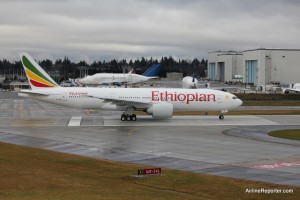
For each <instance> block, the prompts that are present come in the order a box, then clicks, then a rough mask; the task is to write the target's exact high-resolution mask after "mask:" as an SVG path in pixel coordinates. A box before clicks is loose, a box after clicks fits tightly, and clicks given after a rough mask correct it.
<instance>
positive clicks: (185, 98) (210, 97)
mask: <svg viewBox="0 0 300 200" xmlns="http://www.w3.org/2000/svg"><path fill="white" fill-rule="evenodd" d="M152 101H180V102H185V103H186V104H190V102H193V101H205V102H215V101H216V95H215V94H199V93H198V92H195V93H189V94H183V93H176V92H174V93H172V92H168V91H165V92H159V91H152Z"/></svg>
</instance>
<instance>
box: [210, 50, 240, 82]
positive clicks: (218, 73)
mask: <svg viewBox="0 0 300 200" xmlns="http://www.w3.org/2000/svg"><path fill="white" fill-rule="evenodd" d="M211 65H214V66H215V77H214V79H212V78H211V77H210V75H211ZM241 66H242V55H240V54H238V53H237V52H231V51H230V52H226V51H218V52H212V53H209V54H208V66H207V70H208V73H207V74H208V78H210V79H212V80H220V81H231V80H232V79H233V78H234V75H241V74H242V70H241V69H242V67H241Z"/></svg>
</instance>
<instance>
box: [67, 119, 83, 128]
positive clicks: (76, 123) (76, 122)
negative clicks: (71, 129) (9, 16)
mask: <svg viewBox="0 0 300 200" xmlns="http://www.w3.org/2000/svg"><path fill="white" fill-rule="evenodd" d="M81 119H82V117H72V118H71V119H70V121H69V124H68V126H80V123H81Z"/></svg>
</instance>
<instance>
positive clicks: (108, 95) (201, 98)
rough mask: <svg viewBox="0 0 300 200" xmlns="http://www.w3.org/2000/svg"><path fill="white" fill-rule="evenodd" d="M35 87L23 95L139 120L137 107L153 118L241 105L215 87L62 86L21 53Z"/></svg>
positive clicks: (25, 67)
mask: <svg viewBox="0 0 300 200" xmlns="http://www.w3.org/2000/svg"><path fill="white" fill-rule="evenodd" d="M20 56H21V61H22V64H23V66H24V69H25V72H26V75H27V78H28V80H29V83H30V85H31V87H32V90H21V92H20V93H19V95H20V96H24V97H29V98H33V99H37V100H41V101H45V102H49V103H54V104H58V105H64V106H69V107H75V108H82V109H108V110H120V111H124V113H123V114H122V116H121V120H122V121H125V120H133V121H135V120H136V115H135V114H133V112H134V111H144V112H146V113H148V114H150V115H152V117H153V118H160V119H166V118H171V117H172V115H173V112H174V111H204V112H208V111H220V113H221V114H220V116H219V118H220V119H223V118H224V116H223V113H224V112H227V111H228V110H231V109H234V108H236V107H239V106H240V105H241V104H242V101H241V100H240V99H238V98H237V97H236V96H235V95H233V94H231V93H228V92H223V91H218V90H212V89H177V88H87V87H69V88H63V87H59V86H58V85H57V83H55V82H54V81H53V79H51V77H50V76H49V75H48V74H47V73H46V72H45V71H44V70H43V69H42V68H41V67H40V66H39V65H38V64H37V63H36V62H35V61H34V60H33V59H32V58H31V57H30V56H29V55H28V54H25V53H24V54H21V55H20Z"/></svg>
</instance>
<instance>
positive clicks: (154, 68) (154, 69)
mask: <svg viewBox="0 0 300 200" xmlns="http://www.w3.org/2000/svg"><path fill="white" fill-rule="evenodd" d="M160 68H161V64H157V65H155V64H154V65H152V66H151V67H150V68H149V69H148V70H147V71H145V72H144V73H143V76H147V77H154V76H158V74H159V71H160Z"/></svg>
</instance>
